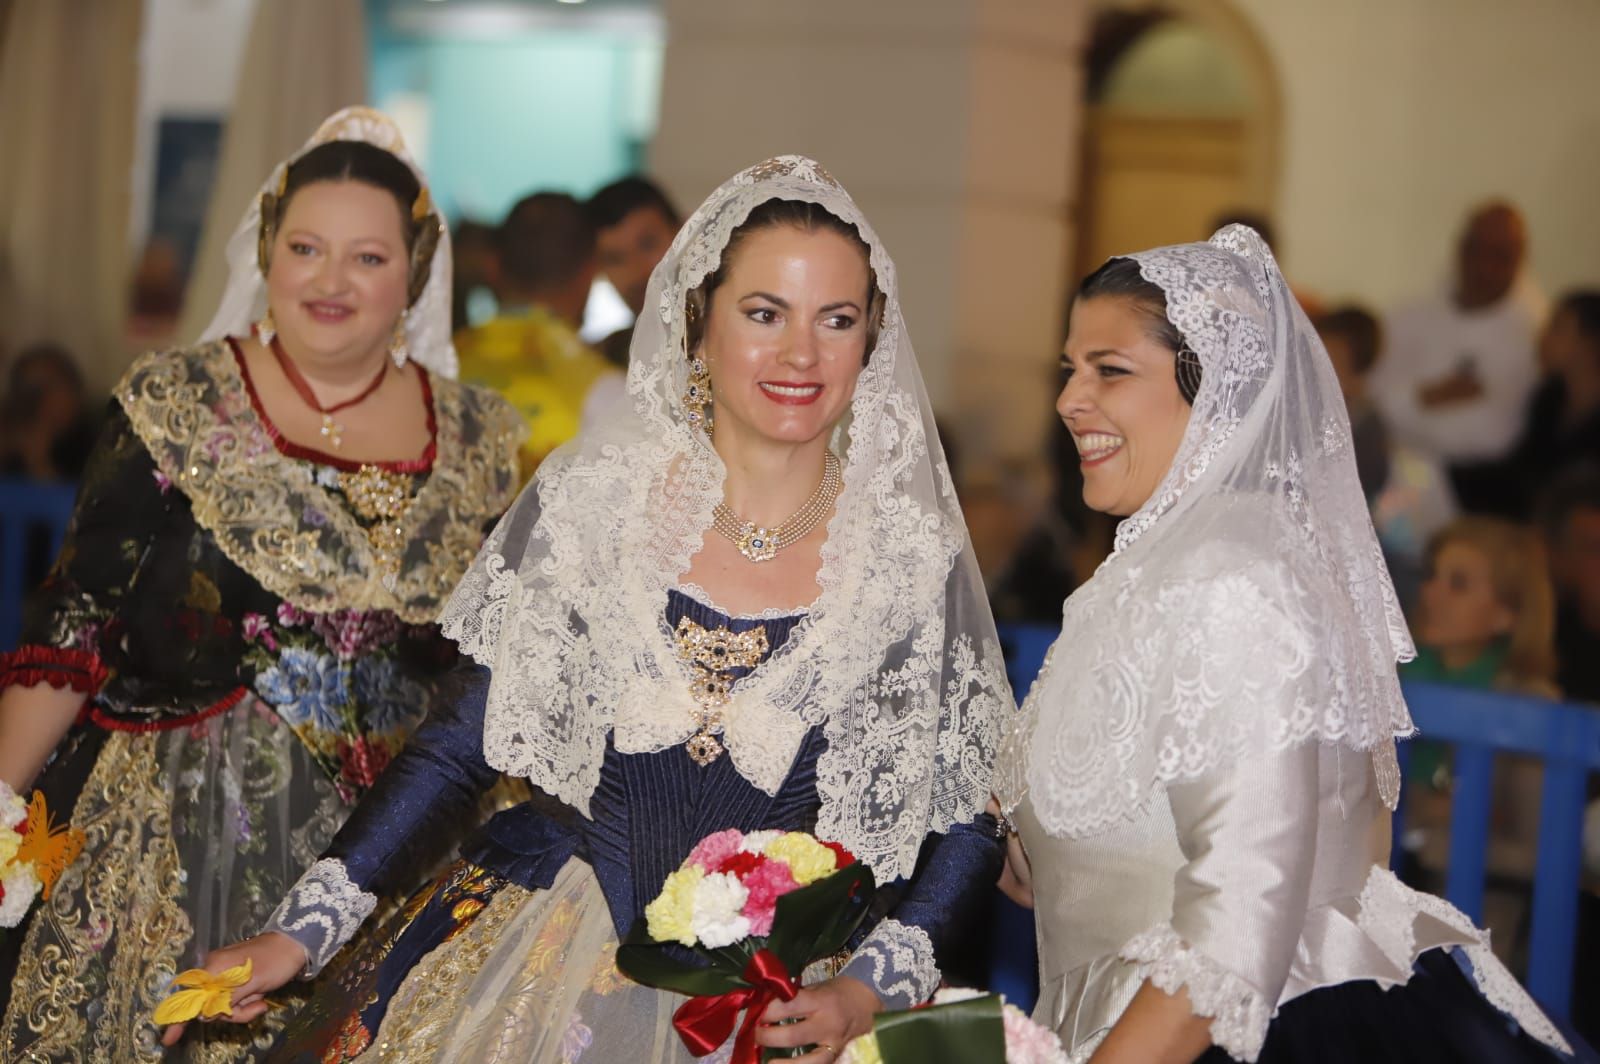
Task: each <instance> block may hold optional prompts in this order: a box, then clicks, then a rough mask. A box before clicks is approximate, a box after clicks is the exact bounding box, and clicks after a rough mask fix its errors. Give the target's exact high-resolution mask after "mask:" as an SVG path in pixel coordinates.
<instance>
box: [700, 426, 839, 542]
mask: <svg viewBox="0 0 1600 1064" xmlns="http://www.w3.org/2000/svg"><path fill="white" fill-rule="evenodd" d="M843 486H844V481H843V479H842V478H841V477H840V475H839V459H837V458H835V457H834V454H833V452H832V451H827V452H824V455H823V459H822V483H820V484H818V485H817V490H816V491H814V492H812V493H811V498H809V499H807V500H806V501H805V504H804V505H803V506H801V507H800V509H798V510H796V511H795V512H794V514H793V515H792V516H790V518H789V519H788V520H787V521H785V522H783V523H782V524H780V525H775V526H773V527H772V528H767V527H766V526H764V525H758V524H756V523H755V522H754V521H745V520H743V519H741V518H740V517H739V515H738V514H736V513H734V512H733V510H732V508H730V507H729V506H728V504H727V503H725V502H719V503H717V508H716V510H715V511H714V513H713V514H712V518H711V527H712V528H714V529H716V530H717V532H718V533H720V534H721V535H723V536H724V537H726V538H727V539H730V540H732V541H733V545H734V546H735V547H738V548H739V553H740V554H743V555H744V556H745V557H746V558H749V559H750V560H751V561H753V562H766V561H771V560H772V559H773V558H775V557H777V554H778V551H780V550H782V549H783V548H784V547H787V546H789V545H790V544H791V543H798V542H800V540H802V539H805V538H806V536H807V535H808V534H809V533H810V532H811V530H812V529H813V528H816V527H817V525H818V524H819V523H821V521H822V519H823V518H824V517H826V516H828V511H829V510H831V509H833V503H834V500H835V499H837V498H838V497H839V490H840V489H841V488H842V487H843Z"/></svg>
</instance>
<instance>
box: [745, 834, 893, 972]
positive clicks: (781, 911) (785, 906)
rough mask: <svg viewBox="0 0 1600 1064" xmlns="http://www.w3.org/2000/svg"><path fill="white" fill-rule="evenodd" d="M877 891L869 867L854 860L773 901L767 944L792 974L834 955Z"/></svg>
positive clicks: (858, 922) (853, 928)
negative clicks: (853, 862) (815, 961)
mask: <svg viewBox="0 0 1600 1064" xmlns="http://www.w3.org/2000/svg"><path fill="white" fill-rule="evenodd" d="M876 889H877V885H876V882H875V881H874V879H873V876H872V869H870V868H868V867H867V866H866V865H864V864H862V863H861V862H860V861H857V862H856V863H855V864H853V865H849V866H847V867H845V868H841V869H839V870H838V871H837V872H834V873H833V874H832V875H829V876H826V877H824V878H822V879H819V880H817V881H816V882H815V883H808V884H806V885H805V886H803V887H800V888H799V889H798V890H792V891H790V892H789V893H787V894H785V895H784V896H783V897H781V898H779V899H778V908H777V913H776V915H775V916H774V918H773V921H772V934H771V935H769V936H767V948H768V949H770V950H771V951H772V952H774V953H776V954H777V955H778V957H779V958H780V959H782V961H783V963H784V964H785V965H786V966H787V967H788V969H789V970H790V971H791V972H793V973H795V975H796V976H798V975H799V974H800V972H801V971H802V970H804V969H805V966H806V965H807V964H810V963H811V962H812V961H814V960H819V959H821V958H823V957H826V956H828V955H830V954H833V953H837V952H839V950H841V949H843V948H844V944H845V943H846V942H848V941H849V940H850V936H851V935H852V934H853V933H854V932H855V929H856V928H857V927H858V926H860V924H861V921H862V919H863V918H864V917H865V916H866V915H867V906H868V905H869V904H870V903H871V901H872V895H873V892H874V891H875V890H876Z"/></svg>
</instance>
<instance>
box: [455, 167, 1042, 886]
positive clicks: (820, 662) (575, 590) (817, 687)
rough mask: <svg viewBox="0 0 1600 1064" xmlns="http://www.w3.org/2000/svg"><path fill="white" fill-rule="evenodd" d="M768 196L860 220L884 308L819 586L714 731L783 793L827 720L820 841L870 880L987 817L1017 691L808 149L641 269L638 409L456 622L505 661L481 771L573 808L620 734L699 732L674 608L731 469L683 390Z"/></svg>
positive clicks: (520, 524) (890, 290)
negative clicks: (695, 299) (849, 857)
mask: <svg viewBox="0 0 1600 1064" xmlns="http://www.w3.org/2000/svg"><path fill="white" fill-rule="evenodd" d="M772 199H789V200H807V201H811V202H814V203H817V204H819V205H821V206H822V207H824V208H826V209H827V210H828V211H830V212H832V213H833V214H835V215H837V216H838V217H839V218H840V219H842V220H844V221H846V222H848V223H850V224H852V225H854V226H855V228H856V229H857V231H858V232H859V233H860V235H861V237H862V239H863V240H864V241H865V242H866V243H867V244H868V245H869V247H870V249H871V256H870V261H871V266H872V270H873V272H874V274H875V279H876V283H877V286H878V288H879V289H880V290H881V291H882V292H883V293H884V295H885V307H884V311H883V320H882V326H881V328H880V329H879V331H878V339H877V343H876V345H875V346H874V348H873V349H872V351H871V353H870V357H869V360H868V363H867V366H866V368H865V369H863V370H862V372H861V375H860V378H859V381H858V383H857V385H856V391H855V394H854V397H853V398H852V400H851V404H850V409H849V412H848V414H847V415H846V416H845V418H844V419H843V421H842V422H841V424H840V425H839V427H838V428H837V429H836V430H835V431H834V434H833V439H832V447H833V450H834V451H835V453H837V454H839V455H840V456H841V465H842V468H843V477H844V488H843V490H842V492H841V493H840V495H839V497H838V501H837V503H836V506H835V512H834V516H833V517H832V519H831V520H830V521H829V524H828V539H827V543H826V545H825V546H824V547H823V548H822V565H821V568H820V570H819V572H818V575H817V583H818V585H819V587H820V588H821V594H820V595H819V597H818V598H817V600H816V601H815V603H813V604H812V606H811V607H810V608H809V610H808V611H807V613H806V616H805V618H804V620H803V621H802V622H801V623H800V624H799V625H798V626H797V628H796V629H795V630H794V632H793V634H791V635H790V637H789V638H788V640H787V641H785V642H784V644H783V645H782V646H781V647H779V648H778V649H777V650H776V651H775V652H774V653H773V654H772V656H771V657H770V658H769V659H768V660H766V661H765V662H764V663H763V664H762V665H761V666H760V667H758V668H757V669H755V671H754V672H753V673H751V674H750V675H748V676H747V677H745V678H744V679H741V680H738V681H736V682H735V683H734V684H733V687H732V692H731V694H732V700H731V702H730V703H729V704H728V705H727V706H726V707H724V709H723V719H724V731H723V734H722V736H721V739H722V742H723V744H724V745H725V747H726V749H727V756H728V757H730V758H731V759H732V761H733V764H734V766H735V767H736V768H737V769H738V771H739V773H740V774H741V775H742V776H743V777H744V778H745V779H747V780H749V781H750V782H751V783H752V784H754V785H755V786H757V787H760V788H761V789H762V790H764V791H765V792H767V793H768V794H773V793H776V792H777V790H778V789H779V787H780V786H781V784H782V782H783V780H784V778H785V777H786V775H787V774H788V772H789V769H790V766H791V764H792V763H793V761H794V758H795V754H796V752H797V751H798V749H799V746H800V742H801V739H802V738H803V736H804V735H805V733H806V731H807V729H809V728H811V727H813V726H821V727H822V728H823V729H824V733H825V735H826V738H827V750H826V751H825V752H824V753H823V754H822V755H821V758H820V760H819V762H818V765H817V791H818V795H819V797H820V799H821V809H820V812H819V815H818V823H817V827H816V831H817V834H818V836H819V837H821V838H825V839H831V840H835V841H838V842H840V843H842V844H844V845H845V846H846V847H848V848H849V849H850V850H852V851H853V852H854V853H855V854H856V855H857V856H859V857H860V858H861V859H863V860H865V861H867V862H868V863H869V864H871V865H872V866H873V868H874V869H875V871H876V872H877V873H878V875H879V876H880V877H884V878H888V877H893V876H899V875H908V874H909V873H910V872H911V871H912V868H913V866H914V864H915V862H916V857H917V852H918V848H919V846H920V844H921V843H922V840H923V838H924V836H925V835H926V834H927V833H928V832H930V831H943V830H945V829H946V828H948V827H949V826H950V825H951V824H952V823H955V822H960V821H964V820H967V819H970V818H971V817H972V816H973V815H975V814H976V813H978V812H979V811H980V810H982V808H983V806H984V803H985V802H986V800H987V799H988V795H989V790H990V770H991V766H992V762H993V755H994V749H995V745H996V741H997V732H998V716H999V709H1000V707H1002V706H1009V704H1010V703H1009V699H1010V692H1009V689H1008V688H1007V686H1006V682H1005V677H1004V672H1003V666H1002V663H1001V658H1000V654H999V647H998V644H997V642H996V640H995V630H994V622H993V620H992V619H991V618H990V615H989V608H988V604H987V601H986V599H985V597H984V591H983V584H982V582H981V580H980V578H979V576H978V569H977V565H976V564H975V562H974V560H973V556H972V550H971V548H970V547H969V546H968V543H967V537H966V529H965V526H964V525H963V523H962V520H961V514H960V511H959V509H958V508H957V506H956V499H955V492H954V488H953V486H952V484H951V480H950V474H949V470H948V468H947V467H946V465H945V461H944V455H943V452H942V450H941V449H940V447H939V443H938V439H937V437H936V435H935V433H934V423H933V415H932V411H931V410H930V408H929V405H928V399H927V395H926V394H925V393H924V391H923V387H922V379H921V376H920V374H919V373H918V371H917V362H916V358H915V356H914V355H913V353H912V350H911V341H910V338H909V337H908V335H907V333H906V328H905V322H904V321H903V320H902V318H901V316H900V302H899V299H898V295H897V290H896V284H895V269H894V263H893V262H891V261H890V259H889V255H888V253H887V252H886V251H885V250H884V247H883V244H882V243H881V242H880V241H879V239H878V237H877V235H876V234H875V233H874V232H873V231H872V229H871V227H870V226H868V225H867V222H866V219H864V218H863V217H862V216H861V212H860V211H859V210H857V208H856V205H855V203H854V202H853V201H852V200H851V199H850V197H849V195H848V194H847V193H846V192H845V190H844V189H843V188H842V187H840V185H839V183H838V182H837V181H835V180H834V179H833V178H832V177H831V176H829V175H828V173H827V172H826V171H824V170H823V169H822V168H821V167H820V166H818V165H817V164H816V163H815V162H813V161H811V160H809V159H804V158H800V157H797V156H783V157H780V158H776V159H772V160H770V161H768V162H765V163H762V164H760V165H759V166H755V167H752V168H751V169H748V170H746V171H744V172H743V173H740V174H738V175H737V176H735V177H734V178H733V179H732V180H730V181H728V182H727V183H726V184H724V185H723V186H722V187H721V188H719V189H717V191H716V192H714V193H713V194H712V195H711V197H710V198H709V199H707V200H706V202H705V203H703V204H702V205H701V206H700V208H699V209H698V210H697V211H695V213H694V215H693V216H692V217H691V218H690V219H689V220H688V222H687V223H686V224H685V225H684V227H683V229H682V231H681V232H679V233H678V236H677V239H676V240H674V241H673V244H672V247H671V249H670V250H669V251H668V253H667V255H666V257H665V258H664V259H663V260H662V261H661V263H660V265H659V266H657V267H656V270H655V272H654V274H653V275H652V276H651V279H650V285H649V289H648V292H647V296H646V301H645V311H644V313H643V314H642V315H641V316H640V319H639V321H638V323H637V325H636V327H635V330H634V335H633V346H632V349H631V360H630V365H629V367H628V392H629V396H630V398H631V400H632V409H631V410H630V411H628V412H627V413H625V414H620V413H619V414H618V415H616V416H614V417H613V418H612V419H611V420H610V421H608V422H607V423H606V424H604V425H603V426H600V427H597V428H595V429H593V430H591V431H586V432H585V433H583V434H582V435H580V436H579V437H578V438H577V439H575V440H573V441H572V442H571V443H569V444H567V445H566V446H564V447H563V448H561V449H559V450H557V451H556V452H555V453H554V454H552V455H551V456H550V457H549V458H547V459H545V461H544V463H543V464H542V465H541V466H540V467H539V472H538V476H537V478H536V479H535V481H534V482H533V484H532V485H531V486H530V487H529V488H528V489H527V490H526V491H524V493H523V496H522V498H521V499H519V500H518V502H517V503H516V505H515V506H513V507H512V509H511V511H510V513H509V514H507V516H506V518H505V519H504V520H503V521H502V522H501V523H500V526H499V527H498V528H497V529H496V530H495V531H494V533H493V534H492V535H491V536H490V538H489V541H488V543H487V545H486V546H485V548H484V550H483V553H482V554H481V555H480V556H479V557H478V560H477V561H476V562H475V563H474V564H473V566H472V569H471V570H470V571H469V573H468V574H467V577H466V578H465V580H464V581H463V582H462V584H461V586H460V588H459V589H458V590H457V592H456V595H455V597H454V598H453V599H452V600H451V602H450V604H449V606H448V607H447V608H446V610H445V613H444V618H443V620H444V630H445V632H446V633H447V634H448V635H450V636H452V637H454V638H455V639H457V640H458V641H459V642H460V644H461V647H462V649H463V650H464V651H466V652H467V653H469V654H471V655H472V656H473V657H474V658H476V659H477V660H478V661H479V662H482V663H483V664H485V665H488V666H489V667H490V668H491V669H492V670H493V679H492V681H491V683H490V688H489V698H488V709H487V719H486V725H485V729H484V754H485V756H486V757H487V758H488V761H489V763H490V764H491V765H493V766H495V767H496V768H499V769H501V770H503V771H505V772H509V773H511V774H513V775H518V776H524V777H527V778H528V779H529V780H530V781H532V782H533V783H534V784H535V785H536V786H538V787H539V788H540V789H542V790H544V791H546V792H548V793H549V794H551V795H554V796H555V797H557V798H559V799H560V800H562V801H564V802H567V803H568V804H570V805H573V806H575V807H577V808H579V809H580V810H586V809H587V808H588V802H589V797H590V795H591V793H592V792H593V791H594V788H595V784H596V783H597V781H598V780H599V776H600V766H601V759H602V757H603V755H604V752H605V747H606V736H607V734H608V733H609V734H612V735H614V738H615V744H616V746H617V748H618V749H619V750H621V751H623V752H639V751H650V750H660V749H664V748H666V747H669V746H673V745H678V744H681V743H683V742H685V741H686V740H687V739H689V738H690V736H691V735H692V734H693V733H694V731H695V730H696V725H695V714H696V703H695V702H694V700H693V699H692V697H691V695H690V675H689V673H688V672H687V671H685V669H684V667H683V666H682V665H680V664H679V662H678V660H677V658H676V655H675V652H674V646H673V642H672V639H671V635H672V633H671V632H670V631H669V630H668V628H667V627H666V624H665V618H664V610H665V606H666V597H667V592H668V590H669V589H670V588H672V587H673V586H674V585H675V583H676V581H677V579H678V578H679V576H680V575H681V574H683V573H684V572H685V571H687V570H688V568H689V563H690V559H691V558H692V557H693V556H694V554H695V553H696V552H697V551H698V550H699V549H700V545H701V542H702V539H703V537H704V536H705V534H706V532H707V530H708V529H709V528H710V526H711V523H712V511H713V508H714V507H715V506H716V504H717V503H718V502H719V501H720V500H721V498H722V490H723V481H724V478H725V469H724V466H723V463H722V460H721V458H719V457H718V455H717V453H716V452H715V451H714V450H713V449H712V447H711V446H710V444H709V442H708V441H707V439H706V436H705V434H704V433H703V432H702V431H700V430H699V429H698V428H696V427H694V426H693V425H692V424H691V422H690V421H689V419H688V417H687V412H686V410H685V407H684V403H683V399H682V396H683V393H684V390H685V387H686V385H687V383H688V360H687V357H686V354H685V327H686V318H685V310H684V307H685V295H686V293H688V292H689V291H691V290H693V289H695V288H696V287H698V286H699V285H700V283H701V282H702V281H703V280H704V279H705V278H706V277H707V275H708V274H710V273H711V272H712V271H714V270H715V269H716V268H717V266H718V264H719V262H720V261H721V257H722V253H723V249H724V248H725V247H726V246H727V244H728V241H729V236H730V234H731V233H732V232H733V230H734V229H735V228H736V227H737V226H738V225H739V224H740V223H741V222H743V221H744V220H745V218H746V217H747V216H748V215H749V213H750V211H751V210H752V209H753V208H754V207H756V206H757V205H759V204H761V203H764V202H766V201H767V200H772Z"/></svg>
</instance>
